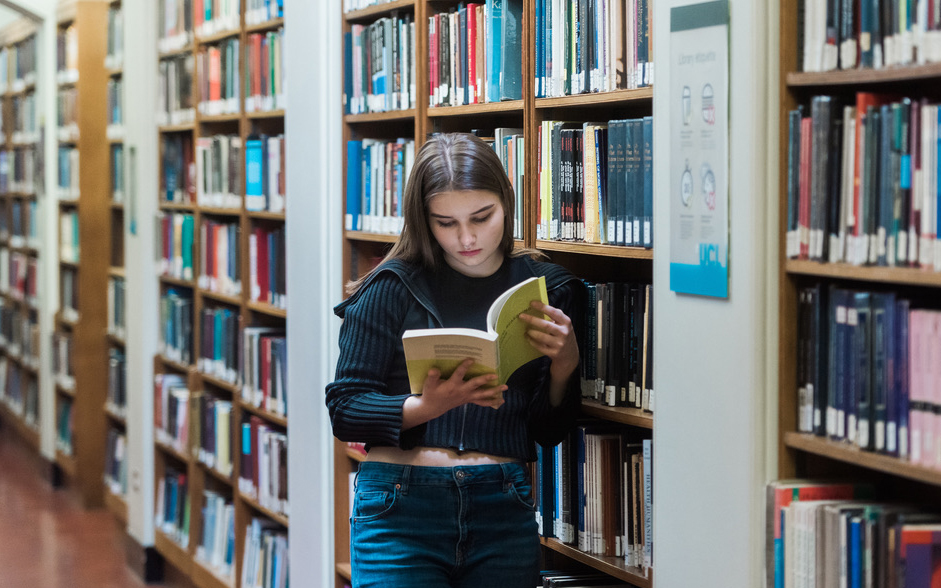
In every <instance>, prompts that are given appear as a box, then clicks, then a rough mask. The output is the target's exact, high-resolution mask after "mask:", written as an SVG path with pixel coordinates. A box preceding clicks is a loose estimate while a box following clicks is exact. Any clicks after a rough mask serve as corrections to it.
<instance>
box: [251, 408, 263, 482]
mask: <svg viewBox="0 0 941 588" xmlns="http://www.w3.org/2000/svg"><path fill="white" fill-rule="evenodd" d="M248 420H249V423H251V427H252V457H253V458H254V459H253V460H252V486H254V487H255V490H258V470H259V468H260V466H261V461H260V460H261V451H260V448H259V447H258V430H259V429H260V428H261V427H262V426H264V423H263V422H262V420H261V417H259V416H257V415H252V416H250V417H249V419H248Z"/></svg>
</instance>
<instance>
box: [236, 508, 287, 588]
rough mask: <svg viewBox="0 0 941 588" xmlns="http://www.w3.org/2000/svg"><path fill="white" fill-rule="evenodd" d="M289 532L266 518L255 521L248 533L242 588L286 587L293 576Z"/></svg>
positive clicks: (253, 520) (246, 533)
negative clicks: (290, 575) (291, 574)
mask: <svg viewBox="0 0 941 588" xmlns="http://www.w3.org/2000/svg"><path fill="white" fill-rule="evenodd" d="M289 554H290V552H289V550H288V534H287V530H286V529H284V528H282V527H280V526H278V525H276V524H275V523H272V522H271V521H269V520H267V519H260V518H252V522H251V524H249V526H248V528H247V529H246V530H245V550H244V555H243V557H242V583H241V586H242V587H243V588H286V587H287V586H288V576H289V574H290V564H289V562H290V558H289Z"/></svg>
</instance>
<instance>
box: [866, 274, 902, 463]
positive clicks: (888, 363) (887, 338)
mask: <svg viewBox="0 0 941 588" xmlns="http://www.w3.org/2000/svg"><path fill="white" fill-rule="evenodd" d="M873 298H874V300H875V301H876V304H875V305H876V306H879V307H881V312H882V326H881V328H882V333H881V334H879V333H874V339H873V355H874V358H875V362H876V365H877V366H878V365H879V364H881V365H882V374H881V375H880V374H878V373H877V370H874V380H875V382H874V388H873V414H874V418H875V435H876V437H875V449H876V451H883V452H886V453H891V454H895V453H897V452H898V449H897V446H896V443H895V438H894V435H895V429H896V426H895V422H896V421H897V418H898V417H897V414H896V411H897V408H898V399H897V395H898V389H897V387H896V371H897V370H899V369H900V368H901V366H900V365H899V364H898V363H896V359H897V354H896V352H895V347H896V341H897V338H896V326H895V322H896V308H897V303H896V299H895V294H892V293H891V292H889V293H874V294H873ZM876 327H877V328H878V322H877V323H876ZM880 340H881V341H880ZM890 423H892V424H891V426H890ZM890 433H891V435H890Z"/></svg>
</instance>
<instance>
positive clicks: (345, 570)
mask: <svg viewBox="0 0 941 588" xmlns="http://www.w3.org/2000/svg"><path fill="white" fill-rule="evenodd" d="M337 574H338V575H339V576H340V577H341V578H344V579H346V580H349V581H351V582H352V581H353V566H352V565H351V564H349V563H338V564H337Z"/></svg>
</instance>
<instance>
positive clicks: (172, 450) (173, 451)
mask: <svg viewBox="0 0 941 588" xmlns="http://www.w3.org/2000/svg"><path fill="white" fill-rule="evenodd" d="M154 447H156V448H157V449H159V450H160V451H162V452H164V453H166V454H167V455H171V456H173V457H174V458H176V459H177V460H179V461H182V462H183V463H189V462H190V461H192V460H191V459H190V457H189V456H188V455H186V454H185V453H183V452H182V451H179V450H178V449H177V448H176V447H173V446H170V445H167V444H166V443H163V442H161V441H159V440H157V439H154Z"/></svg>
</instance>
